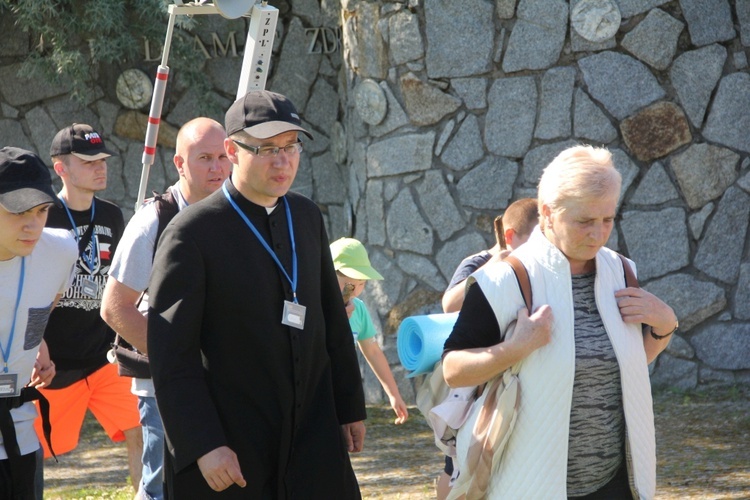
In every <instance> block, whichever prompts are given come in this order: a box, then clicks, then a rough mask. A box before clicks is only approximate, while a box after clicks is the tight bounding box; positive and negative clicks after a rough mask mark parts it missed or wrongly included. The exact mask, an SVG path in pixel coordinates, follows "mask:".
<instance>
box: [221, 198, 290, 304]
mask: <svg viewBox="0 0 750 500" xmlns="http://www.w3.org/2000/svg"><path fill="white" fill-rule="evenodd" d="M221 189H222V191H224V196H226V198H227V200H228V201H229V203H230V205H232V208H234V210H235V212H237V213H238V214H239V216H240V217H242V220H243V221H245V224H247V227H249V228H250V230H251V231H252V232H253V234H254V235H255V236H256V237H257V238H258V241H260V243H261V245H263V248H265V249H266V251H267V252H268V253H269V254H270V255H271V258H272V259H273V261H274V262H276V265H277V266H278V268H279V269H281V272H282V273H284V276H285V277H286V279H287V280H288V281H289V283H290V284H291V285H292V297H293V300H294V303H295V304H299V302H298V301H297V248H296V246H295V244H294V229H293V228H292V212H291V210H289V203H288V202H287V201H286V198H285V197H282V198H281V199H282V200H284V209H285V210H286V220H287V225H288V226H289V239H290V240H291V242H292V277H291V278H290V277H289V274H288V273H287V272H286V269H284V266H283V265H282V264H281V261H280V260H279V258H278V257H277V256H276V253H274V251H273V250H272V249H271V247H270V246H269V245H268V243H267V242H266V240H265V238H263V236H262V235H261V234H260V233H259V232H258V230H257V229H256V228H255V226H254V225H253V223H252V222H250V219H248V218H247V216H246V215H245V214H244V212H242V210H241V209H240V207H238V206H237V203H235V201H234V200H233V199H232V196H231V195H230V194H229V191H228V190H227V187H226V185H222V186H221Z"/></svg>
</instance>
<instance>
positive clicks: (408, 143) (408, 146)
mask: <svg viewBox="0 0 750 500" xmlns="http://www.w3.org/2000/svg"><path fill="white" fill-rule="evenodd" d="M433 144H435V132H427V133H424V134H408V135H399V136H396V137H393V138H390V139H385V140H382V141H380V142H375V143H373V144H371V145H370V147H368V148H367V175H368V177H381V176H389V175H399V174H405V173H409V172H419V171H422V170H429V169H430V167H431V166H432V146H433Z"/></svg>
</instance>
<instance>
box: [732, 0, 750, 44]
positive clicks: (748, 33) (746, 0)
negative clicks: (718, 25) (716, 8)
mask: <svg viewBox="0 0 750 500" xmlns="http://www.w3.org/2000/svg"><path fill="white" fill-rule="evenodd" d="M734 9H735V11H736V12H737V19H738V20H739V22H740V39H741V40H742V45H743V46H744V47H750V0H735V2H734Z"/></svg>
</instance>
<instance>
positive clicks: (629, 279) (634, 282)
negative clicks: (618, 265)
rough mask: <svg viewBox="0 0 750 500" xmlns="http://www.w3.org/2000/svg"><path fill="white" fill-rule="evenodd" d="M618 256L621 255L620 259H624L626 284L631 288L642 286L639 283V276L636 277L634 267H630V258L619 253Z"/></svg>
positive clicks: (623, 267) (623, 266)
mask: <svg viewBox="0 0 750 500" xmlns="http://www.w3.org/2000/svg"><path fill="white" fill-rule="evenodd" d="M617 256H618V257H620V260H621V261H622V269H623V270H624V271H625V286H627V287H629V288H640V285H639V284H638V278H636V277H635V273H634V272H633V268H632V267H630V263H628V259H626V258H625V257H623V256H622V255H620V254H619V253H618V254H617Z"/></svg>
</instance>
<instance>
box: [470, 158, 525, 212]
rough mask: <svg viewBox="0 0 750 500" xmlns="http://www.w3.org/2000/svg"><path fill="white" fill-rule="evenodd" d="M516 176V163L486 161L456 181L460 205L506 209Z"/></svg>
mask: <svg viewBox="0 0 750 500" xmlns="http://www.w3.org/2000/svg"><path fill="white" fill-rule="evenodd" d="M517 175H518V164H517V163H515V162H513V161H510V160H508V159H507V158H501V157H490V158H488V159H486V160H485V161H483V162H482V163H480V164H479V165H478V166H476V167H474V168H473V169H471V170H470V171H469V172H468V173H467V174H466V175H464V176H463V177H462V178H461V180H460V181H458V185H457V186H456V190H457V191H458V197H459V199H460V200H461V205H462V206H464V207H471V208H479V209H487V210H497V211H499V210H500V209H502V208H505V207H507V206H508V202H509V200H510V198H511V196H513V183H514V182H515V179H516V176H517Z"/></svg>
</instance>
